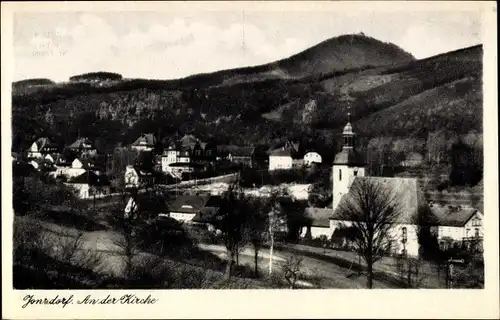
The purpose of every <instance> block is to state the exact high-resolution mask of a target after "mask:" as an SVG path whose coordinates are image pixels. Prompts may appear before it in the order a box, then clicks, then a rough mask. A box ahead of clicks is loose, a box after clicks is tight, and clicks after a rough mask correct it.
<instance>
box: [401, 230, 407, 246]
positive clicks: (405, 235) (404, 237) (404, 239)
mask: <svg viewBox="0 0 500 320" xmlns="http://www.w3.org/2000/svg"><path fill="white" fill-rule="evenodd" d="M401 232H402V242H403V243H406V241H407V239H408V235H407V231H406V227H403V228H401Z"/></svg>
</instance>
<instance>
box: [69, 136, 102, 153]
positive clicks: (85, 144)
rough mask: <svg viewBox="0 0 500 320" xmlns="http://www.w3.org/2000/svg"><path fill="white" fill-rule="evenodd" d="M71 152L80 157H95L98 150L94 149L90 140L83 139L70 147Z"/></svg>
mask: <svg viewBox="0 0 500 320" xmlns="http://www.w3.org/2000/svg"><path fill="white" fill-rule="evenodd" d="M68 148H69V149H70V150H71V151H73V152H75V153H76V154H77V155H78V156H79V157H82V156H95V155H96V154H97V149H96V148H95V147H94V145H93V143H92V141H90V139H89V138H86V137H83V138H79V139H77V140H76V141H75V142H73V143H72V144H70V145H69V147H68Z"/></svg>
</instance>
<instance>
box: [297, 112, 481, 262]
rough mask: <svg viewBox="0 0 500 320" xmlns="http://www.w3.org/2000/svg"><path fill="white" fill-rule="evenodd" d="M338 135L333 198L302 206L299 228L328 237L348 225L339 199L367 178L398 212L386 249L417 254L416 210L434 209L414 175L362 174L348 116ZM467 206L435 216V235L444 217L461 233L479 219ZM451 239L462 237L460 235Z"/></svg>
mask: <svg viewBox="0 0 500 320" xmlns="http://www.w3.org/2000/svg"><path fill="white" fill-rule="evenodd" d="M348 118H349V114H348ZM342 138H343V146H342V150H341V151H340V152H339V153H338V154H337V155H336V156H335V160H334V162H333V166H332V176H331V180H332V184H333V187H332V191H333V195H332V196H333V200H332V205H331V208H330V207H328V208H312V207H309V208H306V209H305V215H306V216H307V217H308V218H309V220H310V224H309V225H308V226H306V227H304V228H303V229H302V232H301V235H302V236H310V237H311V238H313V239H314V238H318V237H320V236H326V237H327V238H328V239H329V240H330V239H331V238H332V235H333V234H334V233H335V230H337V229H339V228H341V227H349V226H350V225H352V221H347V220H345V218H343V217H342V216H343V215H342V214H341V212H340V211H341V210H340V208H341V207H342V203H343V202H344V201H349V199H350V197H351V196H352V190H353V186H355V185H356V184H359V183H363V182H364V181H368V182H373V183H376V184H377V185H378V186H380V188H383V189H384V190H387V191H388V193H390V194H391V195H392V196H393V197H394V199H395V201H396V202H397V206H398V207H399V210H398V211H399V212H400V213H399V214H398V216H397V217H396V219H395V222H394V223H393V224H392V226H391V228H390V231H389V233H390V242H389V246H388V250H389V251H390V252H391V253H392V254H400V253H403V252H406V253H407V254H408V255H413V256H417V255H418V254H419V247H420V246H419V243H418V237H417V229H418V226H417V225H416V221H417V216H418V213H419V211H420V210H423V209H430V212H433V211H434V210H432V209H433V208H430V205H429V203H428V201H427V200H426V198H425V195H424V192H423V191H422V190H421V188H420V187H419V182H418V180H417V179H416V178H398V177H370V176H366V175H365V173H366V171H365V161H364V159H363V157H362V155H361V154H359V153H358V152H357V150H356V143H355V133H354V131H353V128H352V125H351V123H350V122H349V120H348V122H347V124H346V125H345V127H344V130H343V132H342ZM469 209H471V210H469V211H467V212H469V213H470V214H468V213H467V214H463V215H458V214H452V215H447V216H446V219H436V220H435V223H433V224H432V227H433V228H434V229H435V230H436V232H438V238H439V234H440V233H442V232H441V230H444V229H443V228H445V227H447V226H448V225H449V224H450V223H448V220H453V225H455V226H456V228H459V229H460V230H457V232H456V233H457V234H461V232H462V231H461V229H464V230H465V228H466V227H467V224H468V223H469V222H470V221H471V220H472V219H480V220H482V214H481V213H480V212H478V211H477V210H472V208H469ZM456 217H462V218H460V219H459V220H460V221H455V220H457V219H455V218H456ZM445 220H446V222H445ZM464 232H465V231H464ZM481 232H482V231H481ZM455 240H463V238H460V239H455Z"/></svg>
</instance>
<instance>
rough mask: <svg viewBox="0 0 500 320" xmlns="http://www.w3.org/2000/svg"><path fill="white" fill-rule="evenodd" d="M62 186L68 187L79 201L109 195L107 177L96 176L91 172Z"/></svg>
mask: <svg viewBox="0 0 500 320" xmlns="http://www.w3.org/2000/svg"><path fill="white" fill-rule="evenodd" d="M64 185H66V186H68V187H70V188H71V189H72V190H73V191H74V192H75V195H76V196H77V197H78V198H80V199H89V198H93V197H95V198H100V197H103V196H105V195H107V194H109V193H110V185H109V181H108V179H107V177H106V176H99V175H96V174H95V173H93V172H92V171H87V172H85V173H82V174H80V175H78V176H76V177H73V178H71V179H69V180H68V181H67V182H65V183H64Z"/></svg>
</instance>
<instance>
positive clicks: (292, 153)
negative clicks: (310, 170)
mask: <svg viewBox="0 0 500 320" xmlns="http://www.w3.org/2000/svg"><path fill="white" fill-rule="evenodd" d="M299 147H300V145H299V144H298V143H293V142H289V141H288V142H287V143H286V144H285V145H284V146H283V147H281V148H277V149H274V150H272V151H270V152H269V171H272V170H287V169H291V168H296V167H300V166H302V165H303V164H304V158H303V156H301V154H300V151H299Z"/></svg>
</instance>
